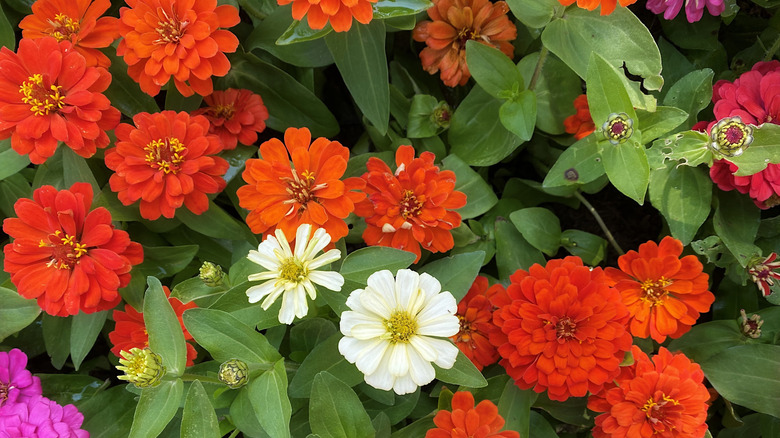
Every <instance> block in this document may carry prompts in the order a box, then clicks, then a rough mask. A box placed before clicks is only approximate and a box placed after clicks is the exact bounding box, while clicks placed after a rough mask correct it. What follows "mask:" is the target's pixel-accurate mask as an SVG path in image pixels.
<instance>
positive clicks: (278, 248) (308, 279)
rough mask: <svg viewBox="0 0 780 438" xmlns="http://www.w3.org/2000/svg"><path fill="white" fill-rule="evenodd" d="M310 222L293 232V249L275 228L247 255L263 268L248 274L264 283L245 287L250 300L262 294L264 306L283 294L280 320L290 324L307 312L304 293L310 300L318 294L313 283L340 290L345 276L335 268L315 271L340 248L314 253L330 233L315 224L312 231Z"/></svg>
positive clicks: (330, 261)
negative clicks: (335, 270) (334, 270)
mask: <svg viewBox="0 0 780 438" xmlns="http://www.w3.org/2000/svg"><path fill="white" fill-rule="evenodd" d="M311 232H312V226H311V225H309V224H303V225H301V226H300V227H298V230H297V231H296V233H295V250H291V249H290V244H289V243H288V242H287V237H286V236H285V235H284V231H282V230H280V229H277V230H276V233H275V236H268V237H267V238H266V239H265V240H264V241H263V242H261V243H260V245H259V246H258V247H257V251H255V250H251V251H249V255H248V256H247V258H248V259H249V260H251V261H252V262H254V263H257V264H258V265H260V266H262V267H263V268H265V269H266V271H265V272H261V273H259V274H251V275H249V277H248V280H249V281H263V280H265V282H264V283H263V284H260V285H257V286H251V287H250V288H249V289H247V290H246V295H247V297H249V302H250V303H256V302H258V301H260V300H261V299H263V298H265V299H264V300H263V303H262V307H263V309H264V310H268V308H269V307H271V305H272V304H273V303H274V302H275V301H276V299H277V298H279V296H281V297H282V308H281V310H279V322H281V323H283V324H291V323H292V322H293V320H294V319H295V318H296V317H298V318H303V317H305V316H306V314H307V313H309V304H308V301H307V300H306V295H307V294H308V295H309V298H311V299H312V300H314V299H316V298H317V289H316V288H315V286H314V285H315V284H318V285H320V286H323V287H326V288H328V289H330V290H332V291H336V292H338V291H340V290H341V286H343V285H344V277H342V276H341V274H339V273H338V272H332V271H318V270H317V269H318V268H321V267H323V266H325V265H327V264H329V263H332V262H335V261H336V260H338V259H340V258H341V251H339V250H338V249H331V250H329V251H327V252H326V253H325V254H322V255H319V256H317V254H318V253H319V252H320V251H322V250H323V249H324V248H325V247H326V246H328V244H329V243H330V236H329V235H328V233H327V232H326V231H325V229H324V228H317V230H316V231H314V235H312V233H311Z"/></svg>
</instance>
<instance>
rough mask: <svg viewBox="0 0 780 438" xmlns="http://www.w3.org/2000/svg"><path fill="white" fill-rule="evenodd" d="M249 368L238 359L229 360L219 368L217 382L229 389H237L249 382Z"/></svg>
mask: <svg viewBox="0 0 780 438" xmlns="http://www.w3.org/2000/svg"><path fill="white" fill-rule="evenodd" d="M248 372H249V367H248V366H247V364H246V362H244V361H242V360H238V359H230V360H228V361H225V362H223V363H222V365H220V366H219V374H218V377H219V381H220V382H222V383H224V384H225V385H227V386H228V387H230V389H238V388H240V387H242V386H244V385H246V384H247V383H248V382H249V373H248Z"/></svg>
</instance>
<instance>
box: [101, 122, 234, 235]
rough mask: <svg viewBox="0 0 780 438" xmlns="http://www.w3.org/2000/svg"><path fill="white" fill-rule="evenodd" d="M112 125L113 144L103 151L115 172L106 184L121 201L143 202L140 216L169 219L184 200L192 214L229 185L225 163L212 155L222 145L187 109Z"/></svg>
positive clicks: (202, 210)
mask: <svg viewBox="0 0 780 438" xmlns="http://www.w3.org/2000/svg"><path fill="white" fill-rule="evenodd" d="M133 123H135V127H133V126H132V125H128V124H126V123H122V124H120V125H119V126H118V127H117V128H116V137H117V142H116V147H115V148H112V149H109V150H107V151H106V158H105V159H106V166H107V167H108V168H109V169H111V170H113V171H115V172H116V173H115V174H113V175H111V179H110V180H109V183H110V185H111V190H113V191H114V192H116V193H117V195H118V197H119V200H120V201H122V204H124V205H130V204H132V203H134V202H135V201H138V200H140V201H141V216H142V217H144V218H145V219H150V220H155V219H157V218H159V217H160V216H161V215H162V216H165V217H167V218H172V217H173V216H174V213H175V211H176V209H177V208H180V207H181V206H182V204H183V205H184V206H185V207H187V209H188V210H190V211H191V212H193V213H195V214H201V213H203V212H204V211H206V210H208V208H209V199H208V197H207V196H206V195H207V194H211V193H218V192H220V191H221V190H222V189H224V188H225V185H227V183H226V182H225V180H224V179H222V175H224V174H225V172H226V171H227V169H228V167H229V166H228V162H227V161H225V159H223V158H221V157H218V156H216V154H218V153H219V152H220V151H222V144H221V143H220V141H219V138H217V136H216V135H208V134H207V133H208V130H209V122H208V120H206V118H205V117H203V116H193V117H190V115H189V114H187V113H186V112H180V113H177V112H175V111H163V112H160V113H154V114H149V113H139V114H136V115H135V116H134V117H133Z"/></svg>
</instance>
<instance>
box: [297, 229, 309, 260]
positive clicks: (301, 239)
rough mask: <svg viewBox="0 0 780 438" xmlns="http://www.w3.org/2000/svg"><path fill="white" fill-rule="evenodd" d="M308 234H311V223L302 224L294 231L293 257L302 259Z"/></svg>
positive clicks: (307, 242) (307, 241)
mask: <svg viewBox="0 0 780 438" xmlns="http://www.w3.org/2000/svg"><path fill="white" fill-rule="evenodd" d="M309 235H311V225H310V224H302V225H299V226H298V229H297V230H296V231H295V252H294V253H293V254H295V257H297V258H298V259H301V260H303V257H304V253H305V252H306V246H307V245H308V244H309Z"/></svg>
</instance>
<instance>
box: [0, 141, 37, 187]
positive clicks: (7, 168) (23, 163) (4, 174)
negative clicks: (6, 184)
mask: <svg viewBox="0 0 780 438" xmlns="http://www.w3.org/2000/svg"><path fill="white" fill-rule="evenodd" d="M0 163H3V166H2V167H0V180H2V179H6V178H8V177H9V176H11V175H13V174H15V173H16V172H19V171H20V170H22V169H24V168H25V167H27V166H28V165H29V164H30V158H29V156H28V155H19V153H18V152H16V151H15V150H13V149H12V148H11V139H10V138H7V139H5V140H0Z"/></svg>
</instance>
